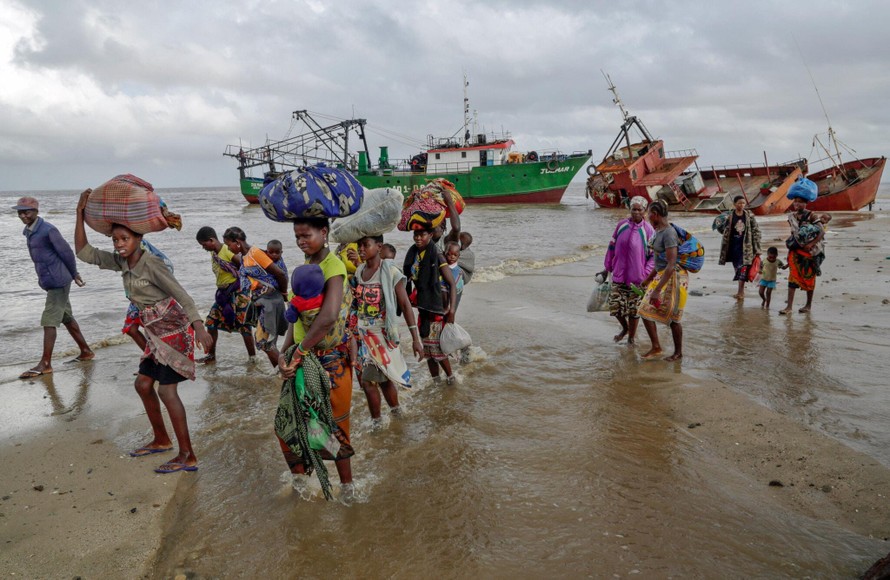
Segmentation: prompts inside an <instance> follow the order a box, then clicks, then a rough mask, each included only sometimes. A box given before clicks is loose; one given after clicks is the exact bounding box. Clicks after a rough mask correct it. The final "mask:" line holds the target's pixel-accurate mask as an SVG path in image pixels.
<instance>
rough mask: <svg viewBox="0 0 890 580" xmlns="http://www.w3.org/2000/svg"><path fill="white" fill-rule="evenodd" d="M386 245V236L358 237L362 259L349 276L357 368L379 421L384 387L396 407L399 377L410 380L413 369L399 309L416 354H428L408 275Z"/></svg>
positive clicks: (385, 395) (401, 380)
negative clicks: (385, 255)
mask: <svg viewBox="0 0 890 580" xmlns="http://www.w3.org/2000/svg"><path fill="white" fill-rule="evenodd" d="M382 249H383V236H371V237H365V238H362V239H361V240H359V242H358V253H359V256H360V257H361V259H362V263H361V264H360V265H359V266H358V268H356V271H355V274H354V275H353V276H351V277H350V278H349V286H350V288H351V289H352V306H351V308H350V312H349V328H350V329H351V331H352V333H353V334H354V335H355V336H356V339H357V341H358V357H357V361H356V368H357V369H358V370H359V372H360V374H359V383H360V384H361V386H362V390H364V391H365V397H366V398H367V400H368V410H369V411H370V412H371V419H372V420H373V421H374V422H375V423H377V422H379V421H380V392H381V391H382V392H383V398H384V399H386V403H387V404H388V405H389V408H390V411H391V412H392V413H397V412H398V409H399V394H398V391H397V390H396V383H397V384H399V385H402V386H404V387H410V386H411V384H410V381H411V373H410V372H409V371H408V365H407V364H406V363H405V358H404V357H403V356H402V351H401V350H399V331H398V328H397V326H396V320H397V319H398V312H399V310H401V311H402V314H403V315H404V317H405V322H407V323H408V330H409V331H410V332H411V341H412V345H413V346H412V348H413V350H414V354H415V355H416V356H417V360H418V361H421V360H423V345H422V341H421V338H420V333H419V332H418V330H417V323H416V322H415V320H414V311H413V310H412V309H411V303H410V302H409V301H408V293H407V292H406V290H405V285H406V282H405V275H404V274H403V273H402V272H401V270H399V268H398V267H397V266H396V265H395V264H394V263H393V261H392V260H384V259H382V258H381V253H382ZM378 389H379V390H378Z"/></svg>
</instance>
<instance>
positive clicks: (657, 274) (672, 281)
mask: <svg viewBox="0 0 890 580" xmlns="http://www.w3.org/2000/svg"><path fill="white" fill-rule="evenodd" d="M649 223H651V224H652V227H653V228H655V236H654V237H653V238H652V241H651V242H650V246H651V248H652V251H653V252H654V253H655V268H654V269H653V270H652V272H650V273H649V275H648V276H647V277H646V279H645V280H644V281H643V284H642V285H643V286H646V287H648V289H647V290H646V294H645V295H644V296H643V300H642V304H641V306H640V309H639V312H640V316H641V317H642V318H643V325H644V326H645V327H646V333H647V334H648V335H649V340H651V341H652V348H650V349H649V352H647V353H646V354H644V355H643V358H644V359H650V358H655V357H658V356H660V355H661V354H662V349H661V342H659V340H658V328H657V327H656V326H655V324H656V323H657V322H658V323H662V324H667V325H669V326H670V327H671V336H672V337H673V339H674V353H673V354H672V355H670V356H668V357H666V358H665V359H664V360H667V361H676V360H680V359H681V358H683V327H682V326H680V319H681V318H683V309H684V308H685V307H686V292H687V288H688V286H689V274H687V272H686V270H685V269H683V268H682V267H680V265H679V263H678V261H677V259H678V248H679V247H680V237H679V235H678V233H677V230H676V229H675V228H674V227H673V226H672V225H671V223H670V222H669V221H668V206H667V204H666V203H665V202H664V201H662V200H656V201H653V202H652V204H651V205H650V206H649Z"/></svg>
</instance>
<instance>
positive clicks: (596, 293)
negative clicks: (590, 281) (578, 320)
mask: <svg viewBox="0 0 890 580" xmlns="http://www.w3.org/2000/svg"><path fill="white" fill-rule="evenodd" d="M611 293H612V282H610V281H609V280H606V281H605V282H603V283H602V284H597V285H596V286H594V287H593V292H591V293H590V298H589V299H588V300H587V312H599V311H600V310H608V309H609V294H611Z"/></svg>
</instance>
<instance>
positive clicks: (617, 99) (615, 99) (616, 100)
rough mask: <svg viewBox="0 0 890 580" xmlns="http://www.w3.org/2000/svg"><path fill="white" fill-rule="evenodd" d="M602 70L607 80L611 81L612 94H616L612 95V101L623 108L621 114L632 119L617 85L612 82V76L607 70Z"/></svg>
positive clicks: (625, 118)
mask: <svg viewBox="0 0 890 580" xmlns="http://www.w3.org/2000/svg"><path fill="white" fill-rule="evenodd" d="M600 72H601V73H603V76H604V77H606V82H607V83H609V90H610V91H612V94H613V95H615V96H614V97H612V102H613V103H615V104H616V105H618V108H619V109H621V114H622V115H623V116H624V120H625V121H627V120H628V119H630V113H628V112H627V109H625V108H624V103H623V102H622V101H621V97H620V96H619V95H618V88H617V87H615V83H613V82H612V78H611V77H610V76H609V75H608V74H606V72H605V71H604V70H602V69H600Z"/></svg>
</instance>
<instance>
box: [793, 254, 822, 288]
mask: <svg viewBox="0 0 890 580" xmlns="http://www.w3.org/2000/svg"><path fill="white" fill-rule="evenodd" d="M823 259H824V257H823V254H819V255H817V256H813V255H812V254H810V253H809V252H806V251H804V250H791V251H789V252H788V286H789V287H790V288H800V289H801V290H804V291H806V292H812V291H813V290H815V289H816V276H818V275H819V274H821V273H822V272H821V271H820V270H819V265H820V264H821V263H822V260H823Z"/></svg>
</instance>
